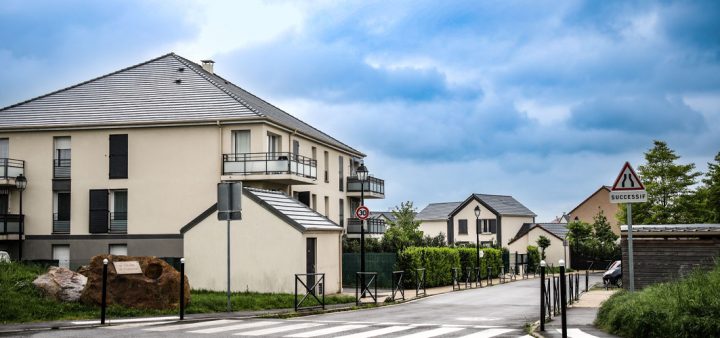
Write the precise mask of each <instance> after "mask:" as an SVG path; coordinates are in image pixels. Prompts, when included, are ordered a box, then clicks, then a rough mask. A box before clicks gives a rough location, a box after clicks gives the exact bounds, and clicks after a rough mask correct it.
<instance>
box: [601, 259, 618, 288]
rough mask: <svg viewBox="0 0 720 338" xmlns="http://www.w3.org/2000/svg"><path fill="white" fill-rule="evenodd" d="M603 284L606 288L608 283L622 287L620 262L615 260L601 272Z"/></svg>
mask: <svg viewBox="0 0 720 338" xmlns="http://www.w3.org/2000/svg"><path fill="white" fill-rule="evenodd" d="M603 285H605V288H606V289H607V288H608V287H609V286H610V285H615V286H617V287H619V288H620V287H622V262H621V261H615V262H613V263H612V264H610V266H609V267H608V269H607V270H606V271H605V273H603Z"/></svg>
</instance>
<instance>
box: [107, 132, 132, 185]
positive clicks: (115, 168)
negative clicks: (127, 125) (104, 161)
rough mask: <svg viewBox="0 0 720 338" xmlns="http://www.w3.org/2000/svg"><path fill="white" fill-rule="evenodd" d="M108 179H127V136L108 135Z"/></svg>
mask: <svg viewBox="0 0 720 338" xmlns="http://www.w3.org/2000/svg"><path fill="white" fill-rule="evenodd" d="M110 178H128V136H127V134H122V135H110Z"/></svg>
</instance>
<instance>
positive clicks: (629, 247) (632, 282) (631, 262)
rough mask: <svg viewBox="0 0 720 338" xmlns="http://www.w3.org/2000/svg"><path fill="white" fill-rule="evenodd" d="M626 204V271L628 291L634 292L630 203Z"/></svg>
mask: <svg viewBox="0 0 720 338" xmlns="http://www.w3.org/2000/svg"><path fill="white" fill-rule="evenodd" d="M625 205H626V206H627V223H628V273H629V276H628V277H630V292H635V269H634V268H633V239H632V203H625Z"/></svg>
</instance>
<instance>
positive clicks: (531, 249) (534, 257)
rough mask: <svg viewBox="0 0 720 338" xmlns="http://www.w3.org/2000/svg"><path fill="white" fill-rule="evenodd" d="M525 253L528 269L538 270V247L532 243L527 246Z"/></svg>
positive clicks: (531, 270)
mask: <svg viewBox="0 0 720 338" xmlns="http://www.w3.org/2000/svg"><path fill="white" fill-rule="evenodd" d="M527 254H528V271H530V272H534V271H538V267H539V266H540V250H538V247H536V246H533V245H528V246H527Z"/></svg>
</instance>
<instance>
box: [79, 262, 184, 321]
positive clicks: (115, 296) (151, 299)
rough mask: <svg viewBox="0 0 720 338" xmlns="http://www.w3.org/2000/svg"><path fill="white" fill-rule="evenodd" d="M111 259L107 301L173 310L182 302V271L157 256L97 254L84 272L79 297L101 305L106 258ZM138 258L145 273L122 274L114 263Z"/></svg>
mask: <svg viewBox="0 0 720 338" xmlns="http://www.w3.org/2000/svg"><path fill="white" fill-rule="evenodd" d="M105 258H107V259H108V261H109V262H108V280H107V304H108V305H111V304H120V305H123V306H125V307H131V308H136V309H172V308H176V307H178V306H179V304H180V272H178V271H177V270H175V268H173V267H172V266H170V264H168V263H167V262H165V261H164V260H162V259H159V258H157V257H145V256H113V255H98V256H95V257H93V258H92V260H91V261H90V265H89V266H88V268H87V269H83V273H85V274H86V276H87V277H88V282H87V285H86V287H85V290H83V293H82V296H81V297H80V300H81V301H82V302H83V303H85V304H94V305H100V302H101V294H102V272H103V259H105ZM127 261H137V262H138V263H139V264H140V269H141V270H142V272H143V273H142V274H131V275H119V274H117V272H116V271H115V267H114V266H113V262H127ZM184 291H185V294H184V296H185V304H188V303H189V302H190V283H189V282H188V278H187V276H186V277H185V290H184Z"/></svg>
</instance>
